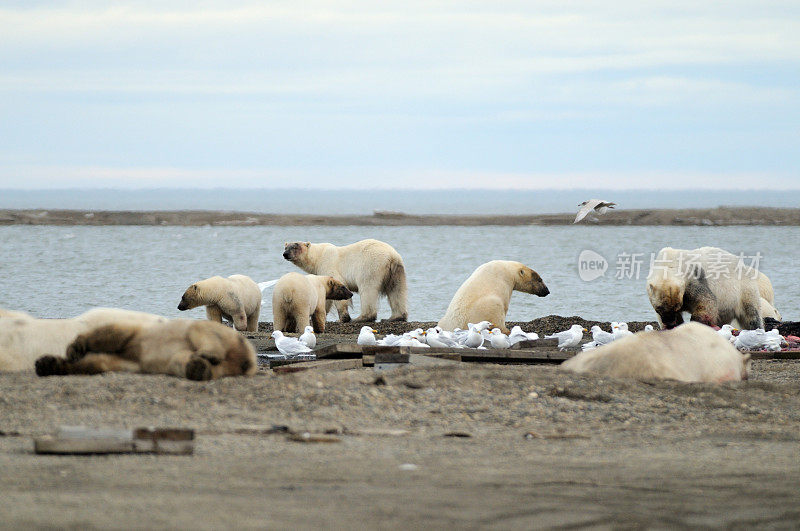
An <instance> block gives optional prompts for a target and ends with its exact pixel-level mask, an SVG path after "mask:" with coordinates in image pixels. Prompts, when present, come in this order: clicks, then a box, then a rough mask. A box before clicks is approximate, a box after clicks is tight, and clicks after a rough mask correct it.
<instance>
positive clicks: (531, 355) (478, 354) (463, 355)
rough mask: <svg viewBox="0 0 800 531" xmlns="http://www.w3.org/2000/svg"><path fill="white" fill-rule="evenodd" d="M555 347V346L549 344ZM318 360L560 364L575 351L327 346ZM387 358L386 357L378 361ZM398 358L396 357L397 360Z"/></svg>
mask: <svg viewBox="0 0 800 531" xmlns="http://www.w3.org/2000/svg"><path fill="white" fill-rule="evenodd" d="M553 345H555V343H554V344H553ZM314 353H315V354H316V355H317V357H318V358H320V359H339V358H358V357H363V356H369V358H368V360H367V362H368V363H404V362H392V361H380V362H379V361H378V359H379V356H382V355H406V356H408V355H409V354H420V355H423V356H437V357H442V358H445V359H452V360H455V361H465V362H483V363H560V362H562V361H564V360H567V359H569V358H571V357H573V356H574V355H575V354H577V353H578V352H577V351H565V352H561V351H559V350H558V349H557V348H555V346H543V347H536V348H527V349H471V348H424V347H384V346H363V347H362V346H360V345H357V344H354V343H339V344H336V345H329V346H327V347H324V348H322V349H320V350H316V351H314ZM381 359H382V360H383V359H388V358H381ZM398 359H399V358H398Z"/></svg>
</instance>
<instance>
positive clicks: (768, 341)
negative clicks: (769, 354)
mask: <svg viewBox="0 0 800 531" xmlns="http://www.w3.org/2000/svg"><path fill="white" fill-rule="evenodd" d="M784 341H785V339H784V337H783V336H782V335H781V333H780V332H778V329H777V328H773V329H772V330H770V331H769V332H766V333H765V334H764V347H765V348H766V350H771V351H773V352H780V350H781V344H782V343H783V342H784Z"/></svg>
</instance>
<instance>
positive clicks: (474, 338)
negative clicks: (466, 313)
mask: <svg viewBox="0 0 800 531" xmlns="http://www.w3.org/2000/svg"><path fill="white" fill-rule="evenodd" d="M483 341H484V340H483V334H481V331H480V330H478V328H477V325H474V324H472V323H470V324H469V333H468V334H467V337H466V338H465V339H464V346H465V347H468V348H480V347H482V346H483Z"/></svg>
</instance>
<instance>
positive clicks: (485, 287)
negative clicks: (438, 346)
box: [439, 260, 550, 334]
mask: <svg viewBox="0 0 800 531" xmlns="http://www.w3.org/2000/svg"><path fill="white" fill-rule="evenodd" d="M515 290H516V291H522V292H525V293H531V294H533V295H538V296H539V297H546V296H547V295H548V294H549V293H550V290H549V289H547V286H545V284H544V282H543V281H542V277H540V276H539V274H538V273H537V272H536V271H534V270H533V269H531V268H530V267H527V266H525V265H523V264H521V263H519V262H513V261H510V260H492V261H491V262H487V263H485V264H483V265H481V266H479V267H478V268H477V269H476V270H475V271H474V272H473V273H472V275H470V276H469V278H468V279H467V280H465V281H464V283H463V284H461V287H460V288H458V291H456V294H455V295H454V296H453V300H452V301H450V306H448V307H447V312H446V313H445V315H444V317H442V319H441V321H439V326H440V327H442V328H443V329H445V330H453V329H454V328H461V329H465V328H467V323H478V322H481V321H489V322H491V323H492V324H493V325H494V326H496V327H497V328H499V329H500V330H501V331H502V332H503V333H504V334H508V333H509V331H508V328H506V314H507V313H508V303H509V301H510V300H511V292H512V291H515Z"/></svg>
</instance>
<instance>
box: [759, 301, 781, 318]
mask: <svg viewBox="0 0 800 531" xmlns="http://www.w3.org/2000/svg"><path fill="white" fill-rule="evenodd" d="M760 302H761V316H762V317H764V318H767V317H769V318H771V319H775V320H776V321H783V318H781V313H780V312H779V311H778V309H777V308H775V306H773V305H772V304H770V303H769V302H767V300H766V299H765V298H764V297H761V301H760Z"/></svg>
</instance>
